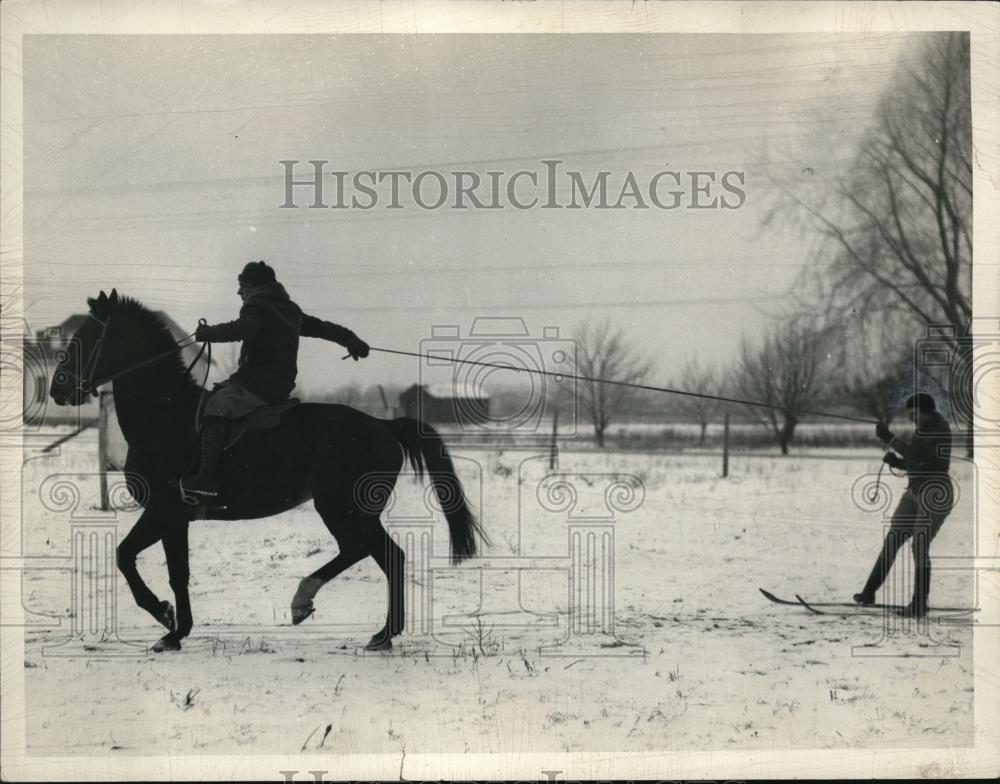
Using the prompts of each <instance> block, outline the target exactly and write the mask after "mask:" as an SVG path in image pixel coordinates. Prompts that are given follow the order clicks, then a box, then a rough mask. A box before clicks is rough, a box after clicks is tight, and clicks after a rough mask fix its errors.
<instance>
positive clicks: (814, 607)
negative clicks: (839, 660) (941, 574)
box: [757, 588, 978, 615]
mask: <svg viewBox="0 0 1000 784" xmlns="http://www.w3.org/2000/svg"><path fill="white" fill-rule="evenodd" d="M757 590H759V591H760V592H761V593H762V594H764V598H765V599H767V600H768V601H771V602H774V603H775V604H785V605H789V606H791V607H805V608H806V609H807V610H810V611H812V612H814V613H816V614H817V615H824V614H830V613H829V612H824V610H826V611H829V610H836V609H837V608H841V609H850V610H892V611H897V610H903V609H905V608H904V607H903V606H902V605H899V604H857V603H856V602H808V603H807V602H806V601H805V600H803V599H801V598H799V596H798V594H796V597H795V599H782V598H781V597H779V596H775V595H774V594H773V593H771V592H769V591H765V590H764V589H763V588H758V589H757ZM928 611H929V612H950V613H973V612H978V609H977V608H975V607H930V608H928Z"/></svg>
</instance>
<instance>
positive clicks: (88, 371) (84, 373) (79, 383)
mask: <svg viewBox="0 0 1000 784" xmlns="http://www.w3.org/2000/svg"><path fill="white" fill-rule="evenodd" d="M87 317H88V318H92V319H93V320H94V321H96V322H97V323H98V324H100V325H101V335H100V337H99V338H97V342H96V343H95V344H94V347H93V348H92V349H91V350H90V354H89V355H88V356H87V361H86V362H84V363H83V366H82V367H81V368H80V372H79V373H77V372H76V371H75V370H72V369H71V368H70V367H69V366H68V363H67V366H66V367H63V368H60V369H59V371H58V373H62V374H65V375H66V376H68V377H70V378H71V379H74V380H75V381H76V389H77V391H78V392H83V393H84V394H85V395H87V394H89V395H93V394H96V393H97V388H98V387H99V386H100V385H101V383H104V382H101V383H96V384H95V383H92V382H91V380H90V377H91V375H93V373H94V371H95V370H97V363H98V362H99V361H100V359H101V351H102V350H103V349H104V341H105V339H106V338H107V337H108V326H109V325H110V324H111V316H108V317H107V318H106V319H105V320H104V321H101V320H100V319H99V318H97V316H95V315H94V314H93V313H88V314H87ZM58 373H57V374H58Z"/></svg>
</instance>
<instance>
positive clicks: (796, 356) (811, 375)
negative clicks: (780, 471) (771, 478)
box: [734, 319, 829, 455]
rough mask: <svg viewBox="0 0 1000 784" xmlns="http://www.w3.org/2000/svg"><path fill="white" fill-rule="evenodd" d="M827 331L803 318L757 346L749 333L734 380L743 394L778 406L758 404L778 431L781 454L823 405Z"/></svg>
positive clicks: (772, 332) (774, 331)
mask: <svg viewBox="0 0 1000 784" xmlns="http://www.w3.org/2000/svg"><path fill="white" fill-rule="evenodd" d="M826 343H827V337H826V335H825V333H824V332H823V331H821V330H818V329H815V328H814V327H811V326H809V325H808V324H806V323H805V322H804V321H803V320H801V319H792V320H788V321H786V322H785V323H784V324H782V325H780V326H778V327H775V328H773V329H772V330H770V331H769V332H768V333H767V335H765V337H764V340H763V342H762V344H761V345H760V346H759V347H754V346H753V345H752V344H751V343H750V342H749V341H747V340H746V339H745V338H744V339H743V342H742V345H741V348H740V360H739V365H738V367H737V370H736V372H735V377H734V384H735V386H736V388H737V390H738V392H739V393H740V395H741V396H742V397H743V398H745V399H747V400H755V401H759V402H761V403H766V404H767V405H768V406H777V408H763V407H761V408H753V409H752V410H753V411H754V413H758V414H759V415H760V416H761V417H762V420H763V421H764V423H765V424H767V425H768V426H770V428H771V429H772V430H773V431H774V435H775V438H776V439H777V441H778V445H779V446H780V447H781V454H783V455H787V454H788V446H789V444H790V443H791V442H792V438H793V437H794V435H795V428H796V426H797V425H798V424H799V422H800V421H801V419H802V417H803V415H804V414H805V413H806V411H807V410H809V409H813V410H815V408H816V407H818V406H819V405H822V401H823V399H824V396H825V394H826V392H827V389H828V384H829V375H828V372H827V371H828V362H827V355H826V350H825V347H826Z"/></svg>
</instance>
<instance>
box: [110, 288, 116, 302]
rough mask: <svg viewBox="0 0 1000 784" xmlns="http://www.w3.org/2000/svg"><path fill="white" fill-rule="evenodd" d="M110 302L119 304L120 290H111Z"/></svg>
mask: <svg viewBox="0 0 1000 784" xmlns="http://www.w3.org/2000/svg"><path fill="white" fill-rule="evenodd" d="M110 301H111V302H117V301H118V289H111V297H110Z"/></svg>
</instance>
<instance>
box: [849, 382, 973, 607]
mask: <svg viewBox="0 0 1000 784" xmlns="http://www.w3.org/2000/svg"><path fill="white" fill-rule="evenodd" d="M906 413H907V415H908V416H909V418H910V420H911V421H912V422H913V423H914V425H915V430H914V433H913V435H912V437H910V438H905V437H902V436H896V435H893V433H892V431H890V430H889V428H888V427H887V426H886V424H885V423H883V422H879V424H878V425H877V426H876V428H875V435H876V437H877V438H878V439H879V440H881V441H883V442H885V444H886V446H887V447H888V450H889V451H887V452H886V453H885V456H884V457H883V458H882V461H883V462H884V463H886V464H888V465H889V466H890V467H892V468H898V469H901V470H904V471H906V473H907V476H908V478H909V481H908V483H907V487H906V491H905V492H904V493H903V497H902V498H901V499H900V500H899V505H898V506H897V507H896V510H895V512H893V515H892V522H891V524H890V526H889V532H888V533H887V534H886V537H885V542H884V543H883V545H882V552H881V553H880V554H879V556H878V559H877V560H876V561H875V565H874V566H873V567H872V571H871V574H870V575H869V576H868V581H867V582H866V583H865V587H864V588H863V589H862V590H861V592H860V593H856V594H854V601H856V602H857V603H858V604H861V605H870V604H874V602H875V592H876V591H877V590H878V589H879V587H880V586H881V585H882V583H883V582H885V578H886V575H888V573H889V570H890V569H891V568H892V564H893V562H894V561H895V560H896V555H897V553H898V552H899V548H900V547H902V546H903V544H904V543H905V542H906V540H907V539H910V538H911V537H912V539H913V558H914V562H915V565H916V569H915V574H914V584H913V599H912V600H911V602H910V603H909V605H907V606H906V607H905V609H903V610H902V611H901V614H902V615H904V616H907V617H921V616H923V615H926V614H927V597H928V595H929V593H930V587H931V559H930V544H931V541H932V540H933V539H934V537H935V536H936V535H937V532H938V531H939V530H940V529H941V525H942V524H943V523H944V521H945V518H946V517H947V516H948V513H949V512H950V511H951V509H952V507H953V506H954V503H955V491H954V487H953V485H952V481H951V477H950V476H949V474H948V468H949V464H950V460H951V430H950V429H949V427H948V423H947V422H946V421H945V419H944V417H942V416H941V414H940V413H938V411H937V406H936V404H935V402H934V398H932V397H931V396H930V395H928V394H924V393H919V394H915V395H911V396H910V397H909V398H907V400H906ZM897 453H898V454H897Z"/></svg>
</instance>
